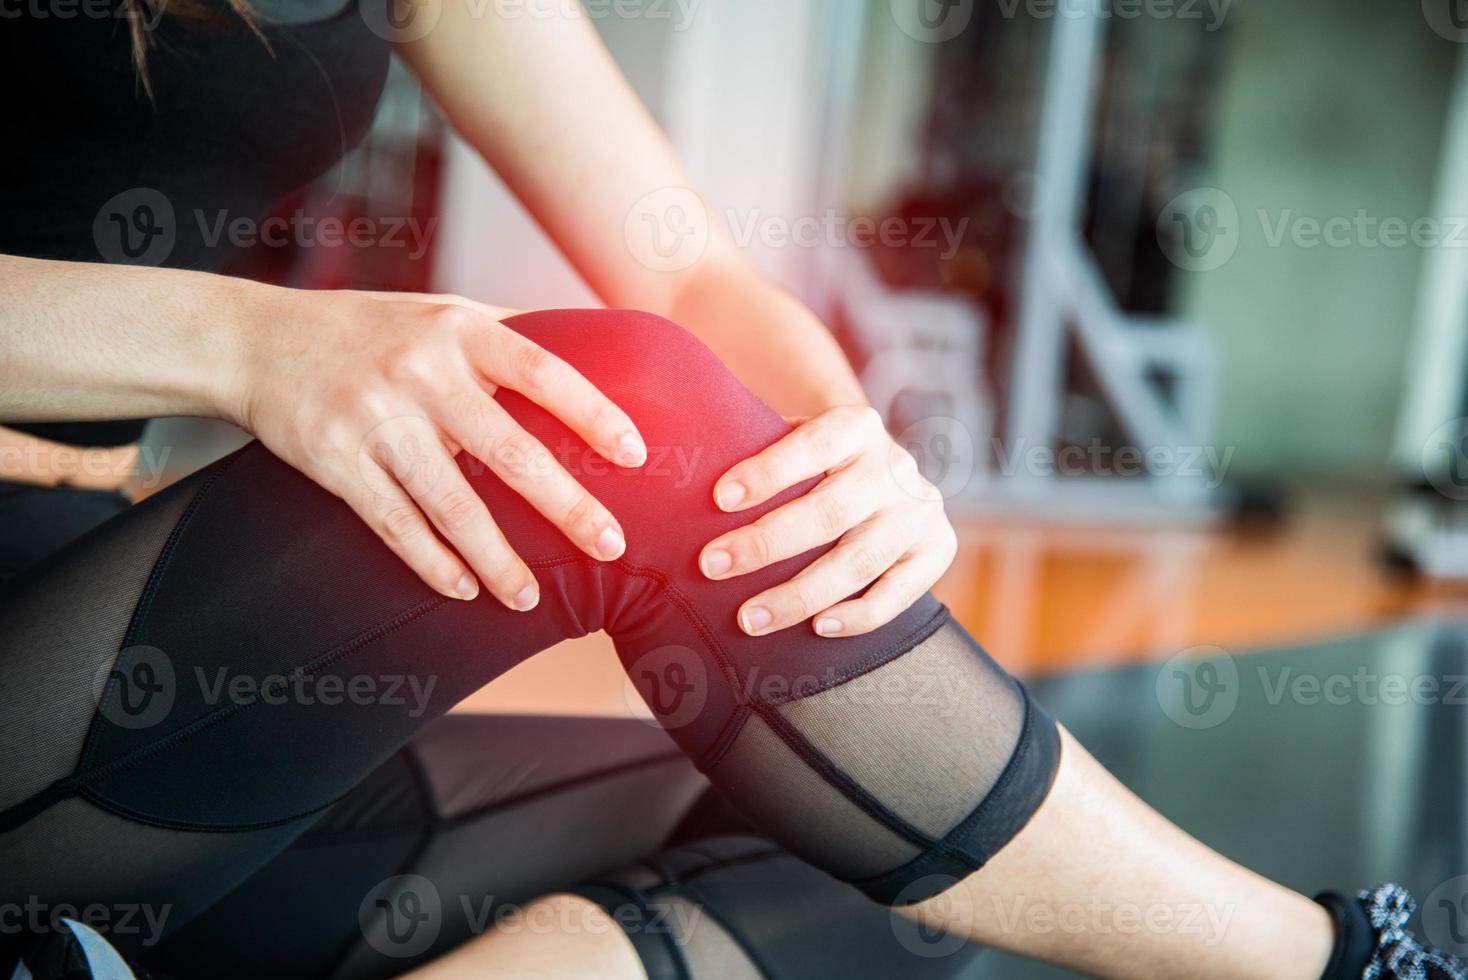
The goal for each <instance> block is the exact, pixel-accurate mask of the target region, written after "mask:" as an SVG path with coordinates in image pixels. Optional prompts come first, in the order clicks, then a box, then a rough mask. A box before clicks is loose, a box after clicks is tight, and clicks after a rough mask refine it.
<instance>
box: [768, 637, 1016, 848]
mask: <svg viewBox="0 0 1468 980" xmlns="http://www.w3.org/2000/svg"><path fill="white" fill-rule="evenodd" d="M777 710H779V711H780V713H781V714H782V715H783V716H784V717H785V718H786V719H788V720H789V721H790V723H791V724H792V725H794V726H795V728H796V729H797V730H798V731H799V732H800V733H801V735H803V736H804V737H805V738H806V740H807V741H809V742H810V743H811V745H812V746H813V747H814V748H815V749H816V750H818V751H819V752H820V753H821V754H822V755H824V756H825V757H826V758H827V759H828V760H830V761H831V762H832V763H834V764H835V766H836V767H837V768H838V769H840V770H841V771H842V772H844V773H845V774H846V775H848V776H850V777H851V778H852V779H853V780H855V781H856V782H857V783H859V784H860V785H861V786H862V787H863V788H865V789H866V790H867V791H868V792H869V793H871V794H872V795H873V796H875V797H876V798H877V799H879V800H881V801H882V803H883V804H885V805H886V806H887V807H888V808H889V809H891V810H892V811H893V812H894V813H896V814H897V815H898V816H900V817H902V818H903V819H904V820H906V821H907V822H908V823H910V824H912V825H913V826H915V827H917V828H918V829H919V830H922V831H923V832H924V833H927V834H931V835H933V836H934V837H941V836H943V835H944V834H946V833H947V832H948V831H949V830H950V829H952V828H953V827H954V825H956V824H957V823H958V822H959V821H960V820H962V819H963V818H964V817H966V816H968V815H969V813H970V812H972V810H973V808H974V807H975V806H976V805H978V803H979V801H980V800H982V799H984V797H985V796H987V795H988V794H989V789H990V788H991V787H992V786H993V785H994V783H995V782H996V781H997V780H998V779H999V775H1000V773H1002V772H1003V771H1004V767H1005V765H1006V764H1007V763H1008V762H1009V757H1010V756H1011V755H1012V754H1013V753H1014V747H1015V744H1016V743H1017V742H1018V740H1019V736H1020V730H1021V727H1022V726H1023V723H1024V712H1025V705H1024V695H1023V692H1022V690H1021V689H1020V688H1019V687H1018V686H1017V685H1016V684H1015V683H1014V682H1013V681H1011V680H1010V679H1009V677H1008V676H1007V675H1006V674H1005V673H1004V672H1003V671H1002V670H1000V669H999V667H998V665H996V664H995V663H994V662H993V661H992V660H990V659H989V657H988V656H987V655H985V654H984V652H983V651H982V650H980V649H979V648H978V646H977V645H976V644H975V643H974V642H973V640H971V639H970V638H969V636H968V634H967V633H965V632H964V631H963V630H962V629H960V628H958V627H957V626H956V625H955V624H954V623H953V622H952V621H949V622H947V623H945V624H944V625H943V627H942V628H941V629H939V630H938V631H937V632H936V633H934V634H933V635H932V636H930V637H928V638H927V639H926V640H923V641H922V642H921V643H920V644H919V645H918V646H916V647H914V648H913V649H912V650H911V651H910V652H908V653H906V654H904V655H902V656H901V657H899V658H897V659H896V660H894V661H892V662H891V663H888V664H886V665H884V666H882V667H878V668H877V669H876V670H873V671H870V672H868V673H866V674H863V675H862V676H860V677H857V678H855V679H854V680H850V681H847V682H846V683H844V684H841V685H839V686H837V687H833V688H831V689H830V690H827V691H822V692H820V693H819V694H813V695H810V696H809V697H805V698H802V699H800V700H798V701H794V702H792V703H790V704H787V705H784V706H782V707H780V708H779V709H777Z"/></svg>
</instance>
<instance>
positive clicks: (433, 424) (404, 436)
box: [219, 287, 647, 610]
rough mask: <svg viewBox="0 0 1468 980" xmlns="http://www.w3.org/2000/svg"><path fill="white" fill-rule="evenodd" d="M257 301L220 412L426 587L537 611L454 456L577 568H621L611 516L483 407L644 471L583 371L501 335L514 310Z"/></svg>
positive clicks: (282, 293)
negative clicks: (545, 414)
mask: <svg viewBox="0 0 1468 980" xmlns="http://www.w3.org/2000/svg"><path fill="white" fill-rule="evenodd" d="M267 289H268V297H267V298H266V300H265V309H263V310H262V313H261V315H260V316H259V317H251V318H250V319H254V320H256V323H254V324H253V325H252V326H250V327H249V328H248V329H247V330H246V332H245V336H243V337H242V338H241V345H242V350H241V352H240V367H239V369H238V371H237V372H235V374H236V376H235V377H234V378H233V379H232V380H231V381H230V382H229V384H228V387H229V389H230V390H228V391H227V392H221V393H220V396H219V400H220V402H221V410H220V414H221V415H223V416H224V417H225V418H228V419H229V420H230V421H232V422H235V423H236V424H238V425H240V426H241V427H242V428H245V429H247V430H249V431H250V432H251V433H253V434H254V435H255V436H256V437H257V438H258V439H259V440H260V441H261V442H263V443H264V444H265V445H266V446H267V447H269V449H270V450H271V451H272V452H273V453H275V454H276V455H277V456H279V457H280V458H281V459H283V460H285V461H286V462H288V463H290V464H291V465H292V466H294V467H296V468H297V469H299V470H300V471H301V472H303V473H305V474H306V475H307V476H309V477H310V478H311V479H313V480H315V481H316V482H317V483H319V484H320V485H321V486H322V487H325V488H326V489H327V490H329V491H331V492H332V493H334V494H336V495H337V496H338V497H341V498H342V499H343V500H345V501H346V502H347V504H349V505H350V506H351V507H352V509H353V510H355V511H356V512H357V514H358V515H359V516H360V517H361V518H362V520H364V521H366V522H367V525H368V527H370V528H372V530H373V531H374V532H376V534H377V536H378V537H380V538H381V539H382V540H383V541H384V542H385V543H386V544H387V546H388V547H389V548H391V549H392V550H393V551H394V552H395V553H396V554H397V555H398V556H399V557H400V558H402V559H403V561H405V562H407V564H408V565H409V567H411V568H412V569H413V570H414V571H415V572H416V573H417V574H418V575H419V576H420V577H421V578H422V579H423V581H424V582H426V583H428V585H429V586H430V587H431V588H433V589H435V590H436V591H438V592H441V593H443V594H444V595H446V596H449V597H450V598H457V599H472V598H474V597H475V596H476V595H478V593H479V582H483V583H484V585H485V587H486V588H488V589H489V590H490V591H491V592H493V593H494V595H495V596H496V597H497V598H498V599H499V600H500V601H501V602H503V603H504V604H505V605H507V606H509V607H510V608H511V609H518V610H527V609H531V608H533V607H534V606H535V604H536V603H537V602H538V601H539V600H540V591H539V587H538V586H537V584H536V582H535V578H534V576H533V575H532V574H531V572H530V569H529V568H528V567H526V565H525V563H524V561H522V560H521V559H520V557H519V556H518V555H516V554H515V553H514V551H513V550H512V549H511V548H510V545H509V543H508V542H507V541H506V540H505V537H504V535H503V534H502V533H501V532H500V530H499V528H498V526H497V525H496V524H495V521H494V518H493V516H492V515H491V514H490V513H489V510H488V508H486V507H485V505H484V502H483V501H482V500H481V499H480V497H479V495H478V494H477V493H475V492H474V489H473V488H472V487H471V486H470V485H469V482H468V480H466V479H465V477H464V475H463V473H462V472H461V471H460V469H459V467H458V465H457V463H456V462H455V460H454V456H455V454H456V453H457V452H458V451H459V450H460V449H463V450H465V451H467V452H468V453H469V454H470V455H472V456H474V457H477V458H478V459H479V460H481V461H483V463H484V464H485V465H486V466H488V467H489V468H490V469H491V470H492V471H493V472H494V473H496V474H497V475H498V476H499V477H500V479H502V480H504V482H505V483H506V484H507V485H508V486H509V487H511V488H512V489H513V490H515V491H516V492H518V493H519V494H520V495H521V496H523V497H524V498H525V499H526V500H527V501H529V502H530V504H531V505H532V506H534V507H535V509H536V510H538V511H539V512H540V513H541V514H543V515H545V517H546V518H547V519H549V520H550V521H551V522H552V523H553V524H555V525H556V526H557V527H559V528H560V529H561V530H562V532H564V533H565V535H566V537H567V538H569V539H570V540H571V542H572V543H573V544H575V545H576V546H577V547H578V548H580V549H581V550H582V551H584V552H586V553H587V554H588V555H591V556H592V557H593V558H597V559H600V560H603V561H607V560H612V559H615V558H617V557H619V556H620V555H621V554H622V552H623V550H624V549H625V547H626V544H625V538H624V536H623V532H622V529H621V526H620V525H619V524H618V523H617V520H616V518H614V517H613V516H612V515H611V513H610V512H609V511H608V510H607V509H606V508H605V507H603V506H602V505H601V503H600V502H598V501H597V500H596V499H595V498H594V497H592V496H591V494H590V493H588V492H587V491H586V489H585V488H583V487H582V486H581V485H580V484H579V483H577V482H576V480H575V479H574V478H573V477H572V476H571V474H570V473H568V472H567V471H566V469H565V467H563V466H562V465H561V464H560V463H559V462H558V461H557V460H556V459H555V458H554V457H553V456H552V455H551V453H550V451H549V450H548V449H547V448H546V447H545V446H544V445H542V444H541V443H540V442H539V441H538V440H537V439H535V438H534V437H533V436H531V435H530V434H529V433H528V432H526V431H525V430H524V429H523V428H521V427H520V425H519V424H518V423H516V422H515V420H514V419H513V418H511V417H510V415H509V414H508V413H507V412H506V411H505V409H504V408H502V407H501V406H500V404H499V403H498V402H497V401H496V400H495V399H494V397H493V396H494V393H495V391H496V390H497V389H499V388H501V387H504V388H509V389H512V390H514V391H517V392H519V393H520V394H522V395H524V396H525V397H527V398H529V399H530V400H531V401H533V402H535V403H536V404H538V405H540V406H541V407H542V408H544V409H546V410H547V411H549V412H550V413H551V414H552V415H555V416H556V417H557V418H559V419H560V420H561V421H563V422H564V423H565V424H566V425H567V426H569V427H570V428H571V429H572V430H574V431H575V432H576V433H577V434H578V435H579V436H581V438H583V439H584V440H586V442H587V444H589V445H590V446H591V447H592V448H593V449H595V450H596V451H597V452H598V453H599V454H600V455H602V456H604V457H605V458H606V459H607V460H609V461H611V462H613V463H615V464H617V465H619V466H627V467H636V466H641V465H642V463H643V462H644V461H645V460H646V459H647V449H646V446H645V445H644V443H643V441H642V436H641V435H640V434H639V433H638V431H637V429H636V427H635V426H634V425H633V424H632V420H631V419H629V418H628V417H627V415H626V413H624V412H623V411H622V410H621V409H619V408H618V407H617V406H616V405H614V404H612V402H611V401H610V400H609V399H608V398H607V397H606V396H605V395H603V394H602V393H601V392H600V391H598V390H597V389H596V388H595V387H594V386H593V385H592V384H591V382H589V381H587V380H586V378H584V377H583V376H582V375H581V374H580V373H578V372H577V371H576V370H575V369H573V368H572V367H571V366H570V365H568V364H567V363H566V362H565V361H563V360H561V359H560V358H558V357H556V356H555V355H553V354H551V353H549V352H548V351H546V350H544V349H543V348H541V347H539V346H537V345H536V344H534V343H532V342H530V341H529V340H527V339H526V338H524V337H523V336H521V335H520V334H518V333H516V332H515V331H513V330H511V329H510V328H509V327H506V326H505V325H504V324H503V323H501V322H500V321H501V320H502V319H503V318H505V317H507V316H509V315H510V314H511V311H509V310H505V309H501V308H498V307H490V306H485V305H484V304H480V303H475V302H474V301H472V300H467V299H463V298H461V297H457V296H431V295H416V294H392V293H363V292H351V291H301V290H277V289H272V288H268V287H267ZM435 532H436V533H435Z"/></svg>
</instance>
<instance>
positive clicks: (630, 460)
mask: <svg viewBox="0 0 1468 980" xmlns="http://www.w3.org/2000/svg"><path fill="white" fill-rule="evenodd" d="M617 462H619V463H621V464H622V465H623V466H641V465H642V464H643V463H645V462H647V446H646V445H645V444H643V441H642V439H641V437H639V436H638V435H636V434H635V433H632V432H628V433H626V434H625V435H623V436H622V438H621V439H619V440H617Z"/></svg>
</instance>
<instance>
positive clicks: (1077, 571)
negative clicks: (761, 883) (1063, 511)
mask: <svg viewBox="0 0 1468 980" xmlns="http://www.w3.org/2000/svg"><path fill="white" fill-rule="evenodd" d="M1373 513H1374V509H1372V508H1369V507H1367V506H1365V505H1363V504H1362V503H1361V502H1360V501H1352V500H1345V499H1341V498H1335V499H1330V498H1326V499H1313V500H1311V502H1310V503H1309V504H1308V505H1306V506H1303V507H1301V508H1300V509H1299V511H1298V512H1297V513H1296V514H1295V515H1294V516H1293V517H1291V518H1289V519H1287V520H1285V521H1284V522H1282V523H1281V524H1280V525H1279V526H1277V527H1276V528H1274V529H1273V530H1271V531H1268V532H1253V533H1246V532H1244V531H1241V530H1239V529H1237V528H1215V529H1199V528H1184V527H1175V528H1136V527H1127V528H1121V527H1109V528H1084V527H1075V526H1061V525H1056V524H1050V523H1039V522H1033V523H1026V522H1023V521H1018V522H1017V521H1013V520H1000V519H997V518H982V519H980V518H969V519H963V518H960V519H958V521H957V522H956V523H957V524H958V526H959V538H960V541H961V546H960V550H959V554H958V557H957V559H956V560H955V561H954V563H953V567H952V568H951V569H950V570H949V572H948V574H947V575H946V576H944V578H943V580H942V581H941V582H940V583H939V585H938V587H937V589H936V592H937V593H938V596H939V598H941V599H942V600H943V601H944V602H946V603H947V604H948V605H949V606H950V607H951V608H952V609H953V611H954V614H955V615H956V616H957V617H958V619H959V620H960V621H961V622H962V623H963V624H964V625H965V626H967V627H968V629H969V630H970V631H971V632H972V633H973V634H974V635H975V636H976V637H978V638H979V640H980V641H981V642H982V643H983V644H984V646H985V647H986V648H988V649H989V650H990V652H991V653H993V655H994V656H995V657H996V658H997V659H998V660H999V661H1000V662H1001V663H1003V664H1004V665H1005V666H1006V667H1007V668H1009V669H1010V670H1011V671H1013V672H1014V673H1016V674H1018V675H1021V676H1032V675H1036V674H1049V673H1055V672H1062V671H1071V670H1077V669H1085V668H1088V667H1096V666H1104V665H1114V664H1121V663H1134V662H1138V661H1144V660H1149V659H1165V658H1167V657H1170V656H1172V655H1173V654H1175V653H1177V652H1179V651H1180V650H1184V649H1186V648H1188V647H1192V646H1198V645H1213V646H1219V647H1223V648H1224V649H1226V650H1228V651H1229V652H1231V653H1241V652H1247V651H1248V650H1250V649H1253V648H1258V647H1263V646H1277V645H1280V644H1284V643H1290V642H1294V641H1297V640H1308V639H1315V638H1323V637H1329V636H1334V635H1341V634H1346V633H1352V632H1359V631H1361V630H1365V629H1369V628H1371V627H1373V626H1377V625H1382V624H1386V623H1390V622H1394V621H1397V620H1400V619H1403V618H1406V617H1409V616H1416V615H1425V614H1428V613H1430V612H1433V611H1442V612H1445V613H1446V612H1451V611H1459V612H1468V592H1464V591H1457V592H1453V591H1445V590H1441V589H1433V588H1429V587H1427V586H1425V585H1423V584H1421V583H1412V582H1409V581H1404V580H1400V579H1398V578H1394V577H1393V576H1390V575H1388V574H1387V573H1386V572H1385V571H1384V570H1383V569H1382V568H1381V567H1380V565H1378V564H1377V563H1376V561H1375V560H1374V558H1375V548H1376V541H1377V538H1376V523H1375V519H1374V517H1373V516H1372V515H1373ZM460 710H470V711H509V712H533V713H541V712H570V713H576V714H626V713H628V712H632V713H635V714H643V713H644V710H645V709H643V708H642V706H641V704H640V702H639V701H638V699H637V698H636V696H635V695H634V694H631V693H630V691H629V690H628V689H627V687H626V685H625V684H624V682H623V679H622V672H621V669H620V667H619V666H618V665H617V663H616V661H615V658H614V657H613V655H612V652H611V644H610V642H609V641H608V640H607V639H606V637H605V636H601V635H595V636H590V637H585V638H583V639H581V640H576V641H572V642H570V643H564V644H561V645H560V646H559V647H556V648H555V649H553V650H550V651H547V652H546V653H544V654H541V655H540V656H538V657H536V658H534V659H533V660H531V661H528V662H527V663H525V664H523V665H521V666H520V667H518V668H516V669H515V670H513V671H511V672H510V673H509V674H507V675H505V676H504V677H502V678H500V679H499V680H497V681H496V682H495V683H494V684H493V685H491V686H490V687H488V688H486V689H485V690H484V691H481V692H480V693H479V694H478V695H476V696H474V697H472V698H470V699H469V700H468V701H466V702H464V704H463V705H461V706H460Z"/></svg>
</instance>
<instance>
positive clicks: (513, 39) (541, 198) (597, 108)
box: [397, 0, 733, 311]
mask: <svg viewBox="0 0 1468 980" xmlns="http://www.w3.org/2000/svg"><path fill="white" fill-rule="evenodd" d="M427 2H428V4H429V7H427V8H424V9H420V11H419V13H418V14H417V15H415V16H422V17H436V20H435V21H434V23H433V26H432V28H431V29H429V30H427V32H426V33H424V35H423V37H421V38H419V39H417V40H412V41H400V42H399V43H398V45H397V50H398V53H399V54H400V55H401V56H402V58H403V59H404V61H406V62H407V64H408V65H409V66H410V67H411V68H412V69H413V71H414V72H415V73H416V74H417V75H418V77H419V78H420V79H421V80H422V82H423V85H424V87H425V88H426V89H427V90H428V92H429V93H430V94H431V95H432V96H433V97H434V99H435V100H436V101H437V102H438V104H439V106H440V107H441V108H442V109H443V111H444V112H445V113H446V114H447V116H448V118H449V121H450V122H451V123H452V124H453V126H454V128H455V129H456V130H458V132H459V133H460V134H461V135H463V136H464V138H465V139H467V140H468V141H469V142H470V143H471V144H472V145H473V146H474V147H475V148H476V149H477V150H478V151H479V152H480V154H481V155H483V157H484V158H485V160H486V161H487V162H488V163H489V165H490V166H491V167H493V168H494V169H495V171H496V172H498V174H499V175H500V177H501V178H502V179H503V180H504V181H505V182H506V183H507V184H508V185H509V187H510V189H511V190H512V191H513V192H514V193H515V195H516V196H517V197H518V198H519V199H520V200H521V202H522V203H523V204H524V205H525V206H526V208H527V209H528V210H529V211H530V213H531V214H532V215H533V216H534V218H535V219H536V220H537V221H538V222H539V223H540V224H541V226H542V227H543V228H544V229H545V230H546V232H547V233H548V234H549V235H550V237H551V238H552V239H553V240H554V241H555V242H556V244H557V245H558V246H559V247H560V249H561V251H562V252H563V253H564V254H565V255H566V256H567V258H569V259H570V261H571V263H572V265H574V266H575V267H576V269H577V271H579V272H580V273H581V275H582V276H583V277H584V278H585V279H586V281H587V282H588V283H590V285H591V287H592V288H593V289H594V290H596V292H597V293H598V295H600V296H601V297H602V299H603V300H604V301H606V302H607V303H608V304H610V305H613V306H636V307H640V308H642V309H649V310H653V311H665V310H667V309H669V308H670V307H671V306H672V303H673V301H674V299H675V297H676V294H677V292H678V290H679V289H680V288H681V287H682V285H683V283H684V282H685V281H686V279H687V277H688V276H689V274H690V273H691V272H692V271H693V270H694V268H696V267H697V265H704V264H707V263H709V262H710V261H713V260H716V259H720V258H726V257H728V256H729V255H730V254H731V253H732V251H733V247H732V243H730V242H729V241H728V239H727V237H726V235H725V234H724V232H723V231H722V228H721V227H720V226H719V225H718V223H717V222H715V221H712V220H710V216H709V215H707V213H692V214H691V213H689V211H690V209H691V208H693V207H699V208H700V211H701V206H700V205H699V204H698V203H697V198H696V197H694V196H692V194H691V192H690V189H691V187H692V184H691V181H690V180H689V178H688V176H687V175H686V174H685V172H684V171H683V168H682V165H681V164H680V163H679V161H678V158H677V155H676V154H675V153H674V151H673V148H672V147H671V145H669V143H668V141H667V139H666V137H665V136H664V135H663V134H662V132H661V131H660V130H659V128H658V126H657V124H656V123H655V122H654V121H653V119H652V117H651V115H650V114H649V113H648V111H647V109H646V107H644V106H643V105H642V103H641V101H640V100H639V99H638V98H637V96H636V94H635V93H634V92H633V91H632V88H631V86H630V85H629V84H628V83H627V80H626V78H625V77H623V75H622V73H621V71H620V70H619V69H618V68H617V66H616V64H615V62H613V60H612V58H611V55H610V54H609V53H608V51H607V50H606V47H605V46H604V45H603V44H602V42H601V39H600V38H599V37H598V35H597V33H596V30H595V28H594V26H593V25H592V24H591V22H590V19H589V18H588V17H587V16H586V15H585V14H584V13H580V14H578V15H573V16H568V15H567V14H566V13H565V12H564V11H565V8H566V5H565V4H560V3H558V4H554V5H549V6H550V9H545V7H544V6H542V7H541V9H536V8H537V5H535V4H533V3H526V4H517V5H515V6H514V8H513V9H514V11H515V12H514V13H511V12H509V11H501V10H499V5H496V4H472V3H466V2H455V0H427ZM552 10H554V11H555V12H551V11H552ZM415 33H416V32H415ZM670 189H671V190H670ZM680 207H681V208H682V213H681V214H680V213H675V212H677V211H678V209H679V208H680ZM686 232H691V233H692V234H693V235H694V236H697V235H700V234H702V235H705V236H707V237H706V239H700V238H697V237H694V238H689V239H687V241H686V245H685V248H684V250H683V251H678V252H676V253H674V254H671V255H670V254H669V253H668V251H667V249H668V248H669V247H671V246H673V245H675V244H676V243H678V242H679V241H680V240H681V239H679V238H678V237H677V236H678V235H680V234H682V233H686ZM660 233H661V234H663V235H664V237H663V238H662V239H661V240H657V241H655V240H654V236H655V235H657V234H660ZM660 247H661V248H662V249H663V250H662V251H659V250H658V249H659V248H660ZM692 259H697V265H695V264H694V263H693V261H691V260H692Z"/></svg>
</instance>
